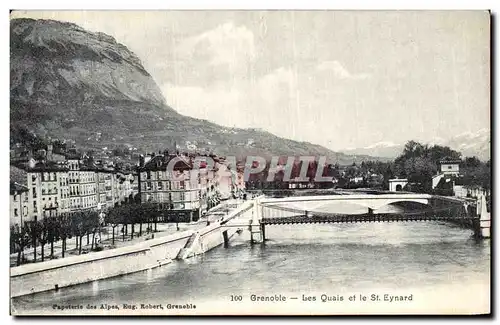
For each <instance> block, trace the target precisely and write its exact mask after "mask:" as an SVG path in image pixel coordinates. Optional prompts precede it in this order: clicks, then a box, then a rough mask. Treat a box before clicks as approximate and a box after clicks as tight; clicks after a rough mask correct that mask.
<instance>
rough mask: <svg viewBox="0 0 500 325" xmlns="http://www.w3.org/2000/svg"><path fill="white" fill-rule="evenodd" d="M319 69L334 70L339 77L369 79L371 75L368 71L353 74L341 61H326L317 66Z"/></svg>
mask: <svg viewBox="0 0 500 325" xmlns="http://www.w3.org/2000/svg"><path fill="white" fill-rule="evenodd" d="M316 69H317V70H319V71H332V72H333V73H334V75H335V77H336V78H339V79H367V78H369V77H370V75H369V74H367V73H359V74H352V73H350V72H349V71H348V70H347V69H346V68H344V66H342V64H341V63H340V62H339V61H324V62H321V63H320V64H318V65H317V66H316Z"/></svg>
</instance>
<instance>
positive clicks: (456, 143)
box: [444, 129, 491, 161]
mask: <svg viewBox="0 0 500 325" xmlns="http://www.w3.org/2000/svg"><path fill="white" fill-rule="evenodd" d="M490 140H491V132H490V130H489V129H481V130H479V131H477V132H466V133H462V134H459V135H457V136H454V137H453V138H451V139H449V140H448V141H445V142H444V145H446V146H448V147H450V148H453V149H455V150H457V151H460V152H461V153H462V156H463V157H472V156H476V157H478V158H479V159H481V160H483V161H486V160H489V159H490V157H491V142H490Z"/></svg>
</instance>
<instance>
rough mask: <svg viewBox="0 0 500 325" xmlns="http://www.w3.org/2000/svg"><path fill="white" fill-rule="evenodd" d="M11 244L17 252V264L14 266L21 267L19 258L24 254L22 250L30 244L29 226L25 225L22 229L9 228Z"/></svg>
mask: <svg viewBox="0 0 500 325" xmlns="http://www.w3.org/2000/svg"><path fill="white" fill-rule="evenodd" d="M10 236H11V244H12V245H13V248H14V250H15V251H16V252H17V262H16V265H18V266H19V265H21V262H22V260H21V257H22V254H23V252H24V248H25V247H26V246H27V245H29V243H30V240H31V239H30V230H29V225H28V224H26V225H25V226H24V227H19V226H12V227H11V228H10Z"/></svg>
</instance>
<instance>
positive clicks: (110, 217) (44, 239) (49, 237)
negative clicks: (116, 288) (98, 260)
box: [10, 203, 191, 265]
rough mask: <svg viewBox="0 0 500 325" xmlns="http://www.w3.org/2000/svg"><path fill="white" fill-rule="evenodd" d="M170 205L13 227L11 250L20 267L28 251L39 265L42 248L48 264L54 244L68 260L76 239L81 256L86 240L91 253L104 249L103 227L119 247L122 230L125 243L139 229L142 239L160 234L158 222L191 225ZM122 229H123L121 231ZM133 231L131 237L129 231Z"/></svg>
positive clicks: (120, 209) (138, 206) (77, 214)
mask: <svg viewBox="0 0 500 325" xmlns="http://www.w3.org/2000/svg"><path fill="white" fill-rule="evenodd" d="M168 211H169V207H168V206H167V205H165V206H163V205H159V204H153V203H145V204H136V203H132V204H124V205H120V206H116V207H114V208H112V209H110V210H109V211H107V213H106V214H105V215H104V218H101V217H100V214H99V213H98V211H94V210H86V211H77V212H71V213H61V214H60V215H58V216H52V217H45V218H43V219H42V220H35V221H27V222H25V223H24V224H23V225H22V226H12V227H11V231H10V236H11V248H13V251H14V252H16V253H17V254H18V255H17V265H20V264H21V263H22V261H23V259H22V255H23V253H24V250H25V249H26V248H30V247H32V248H33V260H34V262H36V261H37V247H38V246H40V248H41V253H40V255H41V261H44V259H45V257H46V254H45V246H46V245H47V244H49V245H50V258H51V259H52V258H54V243H55V242H57V241H61V242H62V243H61V254H62V257H64V256H65V253H66V251H67V240H68V239H71V238H75V249H77V250H78V254H81V253H82V247H83V245H82V239H83V238H84V237H85V236H87V245H89V244H90V245H91V247H90V249H91V250H95V249H101V248H99V247H97V245H96V244H95V243H96V236H97V235H99V236H100V233H101V228H102V227H103V226H105V225H106V226H110V227H111V229H112V245H113V246H114V244H115V234H117V233H118V229H120V228H121V233H122V240H123V241H125V238H126V237H127V238H130V239H133V238H134V234H137V233H136V231H135V230H136V226H138V227H139V229H138V230H139V231H138V235H139V236H142V234H143V230H146V232H148V233H149V232H153V231H156V230H157V223H158V222H176V223H177V228H178V229H179V227H178V223H179V222H189V221H191V218H190V216H189V215H187V214H186V215H183V216H180V217H179V215H178V214H172V213H169V212H168ZM120 226H121V227H120ZM129 226H130V228H131V231H130V233H129V231H128V228H129ZM90 237H92V240H90Z"/></svg>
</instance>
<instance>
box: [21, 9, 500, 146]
mask: <svg viewBox="0 0 500 325" xmlns="http://www.w3.org/2000/svg"><path fill="white" fill-rule="evenodd" d="M13 16H16V17H19V16H23V17H33V18H45V19H56V20H62V21H69V22H74V23H76V24H78V25H80V26H82V27H84V28H86V29H88V30H91V31H100V32H104V33H107V34H109V35H111V36H114V37H115V38H116V40H117V41H118V42H120V43H123V44H124V45H126V46H127V47H128V48H129V49H131V50H132V51H133V52H135V53H136V54H137V55H138V56H139V58H140V59H141V60H142V61H143V64H144V66H145V68H146V69H147V70H148V71H149V72H150V73H151V75H152V76H153V78H154V79H155V80H156V82H157V83H158V85H159V86H160V88H161V90H162V91H163V93H164V95H165V98H166V100H167V103H168V104H169V105H170V106H172V107H173V108H174V109H176V110H177V111H179V112H180V113H182V114H185V115H190V116H193V117H198V118H204V119H208V120H211V121H214V122H216V123H219V124H223V125H226V126H235V127H256V128H262V129H264V130H267V131H270V132H272V133H274V134H277V135H279V136H283V137H287V138H291V139H294V140H300V141H310V142H313V143H317V144H321V145H324V146H326V147H329V148H331V149H334V150H339V149H343V148H349V147H364V146H368V145H371V144H374V143H376V142H382V141H384V142H393V143H403V142H405V141H406V140H409V139H416V140H420V141H424V142H435V141H439V139H449V138H451V137H452V136H455V135H458V134H461V133H464V132H476V131H478V130H480V129H484V128H486V129H489V128H490V111H489V110H490V108H489V99H490V92H489V78H490V74H489V73H490V72H489V71H490V67H489V51H490V48H489V42H490V41H489V37H490V35H489V15H488V13H487V12H480V11H476V12H470V11H469V12H466V11H463V12H460V11H455V12H451V11H448V12H446V11H443V12H430V11H420V12H418V11H415V12H411V11H410V12H395V11H393V12H373V11H358V12H355V11H150V12H134V11H128V12H126V11H122V12H116V11H114V12H113V11H87V12H71V11H59V12H47V11H38V12H15V13H14V14H13Z"/></svg>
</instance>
